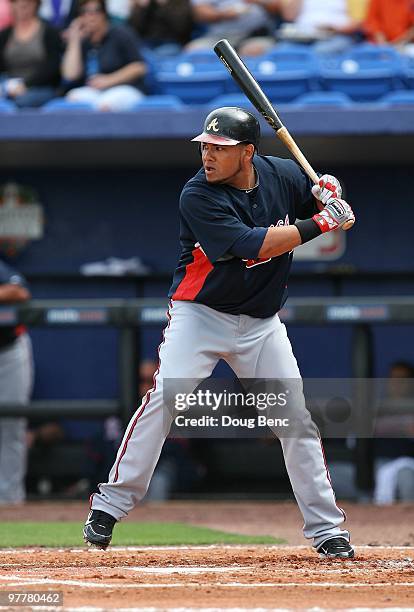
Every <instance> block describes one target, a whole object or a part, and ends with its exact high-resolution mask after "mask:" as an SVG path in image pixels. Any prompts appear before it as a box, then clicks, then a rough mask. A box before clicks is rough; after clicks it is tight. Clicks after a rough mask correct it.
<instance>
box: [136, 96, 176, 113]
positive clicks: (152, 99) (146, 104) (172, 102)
mask: <svg viewBox="0 0 414 612" xmlns="http://www.w3.org/2000/svg"><path fill="white" fill-rule="evenodd" d="M183 107H185V104H184V103H183V102H182V100H180V98H177V96H168V95H166V96H147V97H145V98H142V100H140V101H139V102H137V103H136V105H135V106H134V108H133V110H134V111H140V110H146V109H152V108H164V109H166V108H169V109H172V110H179V109H180V108H183Z"/></svg>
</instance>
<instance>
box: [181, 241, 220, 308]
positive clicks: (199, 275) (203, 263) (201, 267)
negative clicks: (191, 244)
mask: <svg viewBox="0 0 414 612" xmlns="http://www.w3.org/2000/svg"><path fill="white" fill-rule="evenodd" d="M192 256H193V261H192V262H191V263H190V264H187V265H186V267H185V276H184V278H183V280H182V281H181V282H180V284H179V285H178V287H177V289H176V290H175V292H174V295H173V296H172V299H173V300H194V298H195V297H196V296H197V295H198V294H199V293H200V291H201V289H202V288H203V285H204V283H205V280H206V278H207V276H208V275H209V274H210V272H211V270H212V269H213V267H214V266H213V265H212V264H211V263H210V261H209V260H208V257H207V255H206V254H205V253H203V251H202V250H201V248H200V247H196V248H195V249H194V250H193V252H192Z"/></svg>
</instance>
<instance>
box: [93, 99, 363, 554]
mask: <svg viewBox="0 0 414 612" xmlns="http://www.w3.org/2000/svg"><path fill="white" fill-rule="evenodd" d="M259 138H260V127H259V123H258V121H257V120H256V118H255V117H254V115H252V114H251V113H249V112H247V111H245V110H243V109H240V108H233V107H224V108H219V109H217V110H214V111H213V112H212V113H210V114H209V115H208V116H207V118H206V120H205V123H204V130H203V132H202V134H200V135H199V136H197V137H196V138H194V139H193V140H194V141H196V142H198V143H200V144H199V146H200V152H201V157H202V164H203V166H202V168H201V169H200V171H199V172H198V173H197V174H196V175H195V176H194V177H193V178H192V179H190V180H189V181H188V183H187V184H186V185H185V186H184V189H183V191H182V193H181V198H180V207H179V210H180V226H181V228H180V242H181V256H180V259H179V262H178V266H177V269H176V271H175V274H174V279H173V283H172V287H171V289H170V293H169V297H170V306H169V310H168V320H169V321H168V325H167V327H166V329H165V331H164V337H163V341H162V343H161V345H160V348H159V365H158V369H157V371H156V373H155V375H154V382H153V386H152V388H151V389H150V390H149V391H148V392H147V394H146V395H145V397H144V398H143V401H142V404H141V405H140V407H139V408H138V410H137V411H136V413H135V414H134V416H133V417H132V419H131V421H130V423H129V425H128V427H127V429H126V432H125V435H124V438H123V440H122V442H121V445H120V448H119V451H118V454H117V458H116V461H115V464H114V465H113V467H112V470H111V472H110V474H109V479H108V482H107V483H105V484H100V485H99V493H95V494H93V495H92V496H91V512H90V513H89V516H88V519H87V521H86V523H85V527H84V538H85V541H86V542H88V543H89V544H90V545H94V546H97V547H100V548H103V549H105V548H106V547H107V546H108V544H109V543H110V541H111V536H112V529H113V527H114V524H115V523H116V522H117V521H119V520H120V519H122V518H124V517H125V516H127V514H128V512H129V511H130V510H132V508H133V507H134V506H135V504H136V503H137V502H138V501H139V500H141V499H142V498H143V497H144V495H145V492H146V490H147V488H148V484H149V481H150V479H151V476H152V473H153V471H154V468H155V466H156V464H157V461H158V457H159V455H160V452H161V448H162V445H163V442H164V440H165V437H166V436H167V435H168V429H169V427H168V425H169V423H168V422H167V424H166V418H165V413H166V405H165V398H163V388H164V381H165V380H166V379H180V380H181V379H185V380H186V381H188V380H189V379H190V380H194V381H200V380H203V379H205V378H207V377H209V376H210V374H211V373H212V371H213V369H214V367H215V366H216V364H217V362H218V361H219V360H220V359H224V360H225V361H227V363H228V364H229V365H230V366H231V367H232V368H233V370H234V372H235V373H236V374H237V376H238V377H239V378H254V379H260V378H266V379H296V380H299V381H300V383H301V378H300V372H299V369H298V365H297V362H296V359H295V357H294V354H293V352H292V347H291V344H290V342H289V339H288V336H287V333H286V329H285V326H284V325H283V324H282V323H281V322H280V320H279V317H278V314H277V313H278V311H279V310H280V309H281V307H282V306H283V304H284V302H285V300H286V297H287V296H286V285H287V280H288V275H289V270H290V266H291V262H292V252H293V250H294V249H295V248H296V247H298V246H299V245H301V244H303V243H305V242H308V241H309V240H313V239H314V238H316V237H317V236H319V235H321V234H322V233H324V232H329V231H333V230H337V229H338V228H340V227H341V226H342V225H344V223H346V222H347V221H348V220H351V219H352V220H355V218H354V215H353V212H352V209H351V207H350V206H349V204H347V203H346V202H345V201H344V200H342V199H341V195H342V189H341V185H340V183H339V181H338V180H337V179H336V178H335V177H333V176H329V175H324V176H322V177H321V180H320V183H319V185H318V186H312V184H311V182H310V180H309V179H308V178H307V177H306V176H305V174H304V173H303V172H302V171H301V169H300V168H299V167H298V166H297V164H296V163H295V162H293V161H291V160H287V159H279V158H276V157H269V156H261V155H259V154H258V151H257V148H258V145H259ZM183 384H184V383H183ZM301 385H302V383H301ZM195 386H196V385H195ZM193 388H194V387H193ZM296 400H297V404H298V405H299V408H300V410H301V411H302V412H301V414H302V415H303V420H304V421H307V422H308V423H309V422H311V420H310V415H309V412H308V411H307V410H306V407H305V401H304V397H303V391H302V386H301V391H300V394H299V395H298V397H297V398H296ZM296 408H297V406H296ZM312 425H313V424H312ZM308 429H309V430H310V432H311V433H310V434H309V433H308V434H307V435H306V436H289V437H280V442H281V445H282V449H283V454H284V459H285V463H286V468H287V471H288V474H289V478H290V481H291V484H292V488H293V492H294V494H295V497H296V500H297V503H298V505H299V508H300V510H301V512H302V515H303V518H304V527H303V531H304V535H305V537H306V538H309V539H311V540H312V541H313V546H314V548H315V549H316V551H317V552H318V553H319V554H320V555H322V556H324V557H329V558H336V557H339V558H352V557H353V556H354V550H353V548H352V546H351V545H350V543H349V541H350V536H349V533H348V532H347V531H345V530H343V529H342V523H343V522H344V520H345V515H344V513H343V511H342V510H341V509H340V508H339V507H338V506H337V505H336V501H335V495H334V492H333V490H332V487H331V482H330V478H329V473H328V471H327V468H326V464H325V461H324V454H323V449H322V446H321V441H320V437H319V432H318V430H317V428H316V426H314V425H313V427H308Z"/></svg>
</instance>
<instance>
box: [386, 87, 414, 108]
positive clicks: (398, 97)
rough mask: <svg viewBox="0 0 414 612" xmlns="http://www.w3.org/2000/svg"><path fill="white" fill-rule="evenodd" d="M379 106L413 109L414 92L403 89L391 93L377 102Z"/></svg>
mask: <svg viewBox="0 0 414 612" xmlns="http://www.w3.org/2000/svg"><path fill="white" fill-rule="evenodd" d="M379 104H380V105H381V106H412V107H414V91H413V90H410V89H403V90H401V91H392V92H391V93H388V94H386V95H385V96H383V97H382V98H381V100H379Z"/></svg>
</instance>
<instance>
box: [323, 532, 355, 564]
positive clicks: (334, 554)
mask: <svg viewBox="0 0 414 612" xmlns="http://www.w3.org/2000/svg"><path fill="white" fill-rule="evenodd" d="M316 551H317V552H318V553H319V556H320V557H322V558H323V559H353V558H354V555H355V551H354V549H353V548H352V546H351V545H350V543H349V542H348V540H347V539H346V538H343V537H341V536H339V537H335V538H330V539H329V540H325V542H323V544H321V545H320V546H319V547H318V548H317V549H316Z"/></svg>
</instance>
